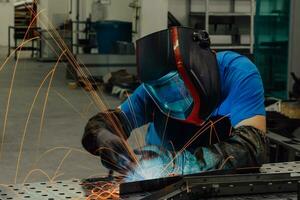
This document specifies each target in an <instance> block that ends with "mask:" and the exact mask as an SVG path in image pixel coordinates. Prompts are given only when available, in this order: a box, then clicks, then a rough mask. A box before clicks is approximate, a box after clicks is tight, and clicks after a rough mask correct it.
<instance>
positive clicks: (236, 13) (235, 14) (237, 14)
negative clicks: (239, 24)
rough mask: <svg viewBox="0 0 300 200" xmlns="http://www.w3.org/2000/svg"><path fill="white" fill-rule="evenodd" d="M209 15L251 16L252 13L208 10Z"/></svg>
mask: <svg viewBox="0 0 300 200" xmlns="http://www.w3.org/2000/svg"><path fill="white" fill-rule="evenodd" d="M208 15H209V16H229V17H231V16H248V17H251V15H252V13H249V12H232V13H230V12H208Z"/></svg>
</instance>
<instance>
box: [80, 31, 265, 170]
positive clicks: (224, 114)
mask: <svg viewBox="0 0 300 200" xmlns="http://www.w3.org/2000/svg"><path fill="white" fill-rule="evenodd" d="M137 65H138V77H139V79H140V81H141V85H140V86H139V87H138V88H137V89H136V90H135V91H134V93H133V94H132V95H131V96H129V97H128V99H127V100H126V101H125V102H124V103H123V104H122V105H120V106H119V107H118V108H117V109H115V110H108V111H105V112H100V113H98V114H97V115H95V116H94V117H92V118H91V119H90V120H89V122H88V123H87V125H86V128H85V132H84V136H83V138H82V144H83V146H84V148H85V149H86V150H87V151H89V152H90V153H92V154H94V155H100V156H101V160H102V163H103V164H104V166H106V167H107V168H109V169H112V170H115V171H118V172H120V173H124V172H128V171H130V170H132V169H133V166H134V164H136V163H135V159H133V157H132V153H130V151H129V150H128V146H127V147H126V144H125V142H124V141H126V140H127V139H128V137H129V136H130V133H131V132H132V130H133V129H136V128H139V127H141V126H143V125H145V124H149V126H148V129H147V135H146V138H145V140H146V141H145V142H146V146H145V147H144V148H142V149H140V150H138V151H135V153H136V154H137V155H138V154H139V153H140V152H144V153H147V152H148V155H149V152H152V153H153V154H152V155H155V156H158V157H159V156H161V157H166V156H167V157H168V155H169V157H172V156H173V158H174V159H173V161H174V160H178V163H181V162H182V160H185V161H183V163H184V164H183V165H182V166H181V169H180V170H181V171H182V173H183V174H190V173H197V172H202V171H210V170H216V169H231V168H238V167H248V166H258V165H260V164H262V163H263V162H265V159H266V144H267V141H266V138H265V134H266V119H265V108H264V89H263V85H262V80H261V77H260V74H259V72H258V70H257V68H256V66H255V65H254V64H253V63H252V62H251V61H250V60H249V59H248V58H247V57H245V56H242V55H240V54H238V53H235V52H232V51H224V52H218V53H215V52H214V51H212V50H211V49H210V39H209V35H208V34H207V32H205V31H201V30H196V29H191V28H185V27H172V28H169V29H167V30H162V31H159V32H156V33H153V34H150V35H148V36H146V37H143V38H141V39H139V40H137ZM174 152H175V154H174ZM176 153H177V154H176ZM174 155H176V156H174ZM162 160H163V159H162ZM179 160H181V161H179ZM171 162H172V159H171ZM175 171H176V170H175ZM177 172H178V171H177Z"/></svg>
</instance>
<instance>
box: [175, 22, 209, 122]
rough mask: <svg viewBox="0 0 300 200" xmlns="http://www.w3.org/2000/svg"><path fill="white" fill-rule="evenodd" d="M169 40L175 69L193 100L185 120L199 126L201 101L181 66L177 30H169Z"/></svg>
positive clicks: (201, 120)
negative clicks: (170, 39)
mask: <svg viewBox="0 0 300 200" xmlns="http://www.w3.org/2000/svg"><path fill="white" fill-rule="evenodd" d="M171 38H172V43H173V51H174V55H175V62H176V67H177V70H178V72H179V74H180V75H181V77H182V79H183V81H184V83H185V86H186V87H187V89H188V90H189V92H190V94H191V96H192V98H193V100H194V106H193V109H192V112H191V113H190V115H189V116H188V118H187V119H186V120H185V121H187V122H189V123H193V124H196V125H201V124H202V123H203V121H204V120H203V119H201V118H200V117H199V111H200V104H201V99H200V96H199V94H198V92H197V89H196V87H195V85H194V84H193V83H192V81H191V80H190V78H189V75H188V74H187V71H186V68H185V67H184V64H183V59H182V56H181V52H180V48H179V35H178V28H177V27H173V28H171Z"/></svg>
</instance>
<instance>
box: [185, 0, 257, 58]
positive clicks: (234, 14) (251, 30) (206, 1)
mask: <svg viewBox="0 0 300 200" xmlns="http://www.w3.org/2000/svg"><path fill="white" fill-rule="evenodd" d="M228 1H230V2H231V4H232V5H231V6H232V7H234V3H235V0H228ZM249 1H250V5H251V9H250V12H249V13H235V12H234V10H233V11H232V12H229V13H217V12H210V11H209V2H210V0H205V3H204V4H205V8H206V10H205V12H203V13H202V14H201V13H198V15H199V16H200V15H201V16H205V29H206V31H209V17H210V16H249V17H250V27H249V31H250V32H249V34H250V44H249V45H231V46H230V45H222V46H218V45H216V46H212V49H218V50H222V49H228V50H229V49H238V50H245V49H248V50H249V52H250V53H251V54H253V49H254V15H255V12H256V10H255V6H256V3H255V0H249ZM188 4H189V5H188V8H189V25H190V24H191V15H192V12H191V7H192V0H189V1H188ZM196 15H197V14H196Z"/></svg>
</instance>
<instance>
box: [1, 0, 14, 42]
mask: <svg viewBox="0 0 300 200" xmlns="http://www.w3.org/2000/svg"><path fill="white" fill-rule="evenodd" d="M13 3H14V2H13V1H10V2H9V3H7V2H1V3H0V13H1V17H0V24H1V28H0V46H7V45H8V27H9V26H13V25H14V4H13Z"/></svg>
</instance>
